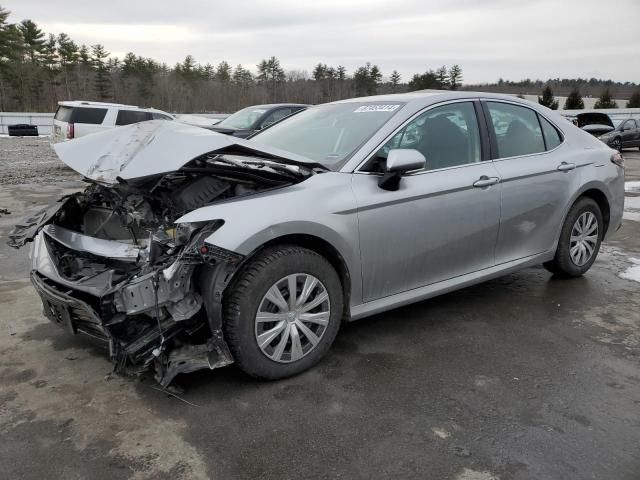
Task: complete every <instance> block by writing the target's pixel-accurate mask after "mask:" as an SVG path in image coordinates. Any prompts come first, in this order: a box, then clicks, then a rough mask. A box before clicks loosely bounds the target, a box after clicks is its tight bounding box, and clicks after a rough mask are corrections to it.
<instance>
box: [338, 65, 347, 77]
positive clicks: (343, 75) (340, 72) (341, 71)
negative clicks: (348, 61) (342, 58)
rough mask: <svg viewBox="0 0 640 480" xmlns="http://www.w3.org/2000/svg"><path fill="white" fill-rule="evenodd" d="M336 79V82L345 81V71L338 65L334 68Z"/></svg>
mask: <svg viewBox="0 0 640 480" xmlns="http://www.w3.org/2000/svg"><path fill="white" fill-rule="evenodd" d="M336 78H337V79H338V80H346V79H347V69H346V68H345V67H343V66H342V65H338V67H337V68H336Z"/></svg>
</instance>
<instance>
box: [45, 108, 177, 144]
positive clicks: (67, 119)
mask: <svg viewBox="0 0 640 480" xmlns="http://www.w3.org/2000/svg"><path fill="white" fill-rule="evenodd" d="M145 120H174V118H173V116H171V115H170V114H168V113H167V112H163V111H162V110H156V109H154V108H139V107H135V106H133V105H121V104H118V103H102V102H81V101H69V102H58V109H57V110H56V114H55V116H54V117H53V131H52V133H51V139H52V141H53V142H64V141H66V140H71V139H73V138H78V137H84V136H85V135H89V134H90V133H95V132H102V131H103V130H107V129H109V128H114V127H119V126H121V125H130V124H132V123H137V122H144V121H145Z"/></svg>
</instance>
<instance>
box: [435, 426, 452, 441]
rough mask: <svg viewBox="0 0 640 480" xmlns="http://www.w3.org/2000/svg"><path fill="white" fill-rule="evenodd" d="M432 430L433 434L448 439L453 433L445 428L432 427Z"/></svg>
mask: <svg viewBox="0 0 640 480" xmlns="http://www.w3.org/2000/svg"><path fill="white" fill-rule="evenodd" d="M431 431H432V432H433V434H434V435H435V436H437V437H440V438H441V439H443V440H446V439H447V438H449V437H450V436H451V434H450V433H449V432H447V431H446V430H445V429H444V428H440V427H433V428H432V429H431Z"/></svg>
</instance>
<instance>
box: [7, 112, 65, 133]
mask: <svg viewBox="0 0 640 480" xmlns="http://www.w3.org/2000/svg"><path fill="white" fill-rule="evenodd" d="M19 123H27V124H29V125H37V126H38V133H39V134H40V135H51V127H52V126H53V113H30V112H0V135H8V134H9V130H8V128H7V127H8V126H9V125H16V124H19Z"/></svg>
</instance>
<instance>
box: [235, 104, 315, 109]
mask: <svg viewBox="0 0 640 480" xmlns="http://www.w3.org/2000/svg"><path fill="white" fill-rule="evenodd" d="M309 106H310V105H307V104H304V103H265V104H263V105H250V106H248V107H245V108H264V109H265V110H270V109H272V108H281V107H309Z"/></svg>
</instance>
